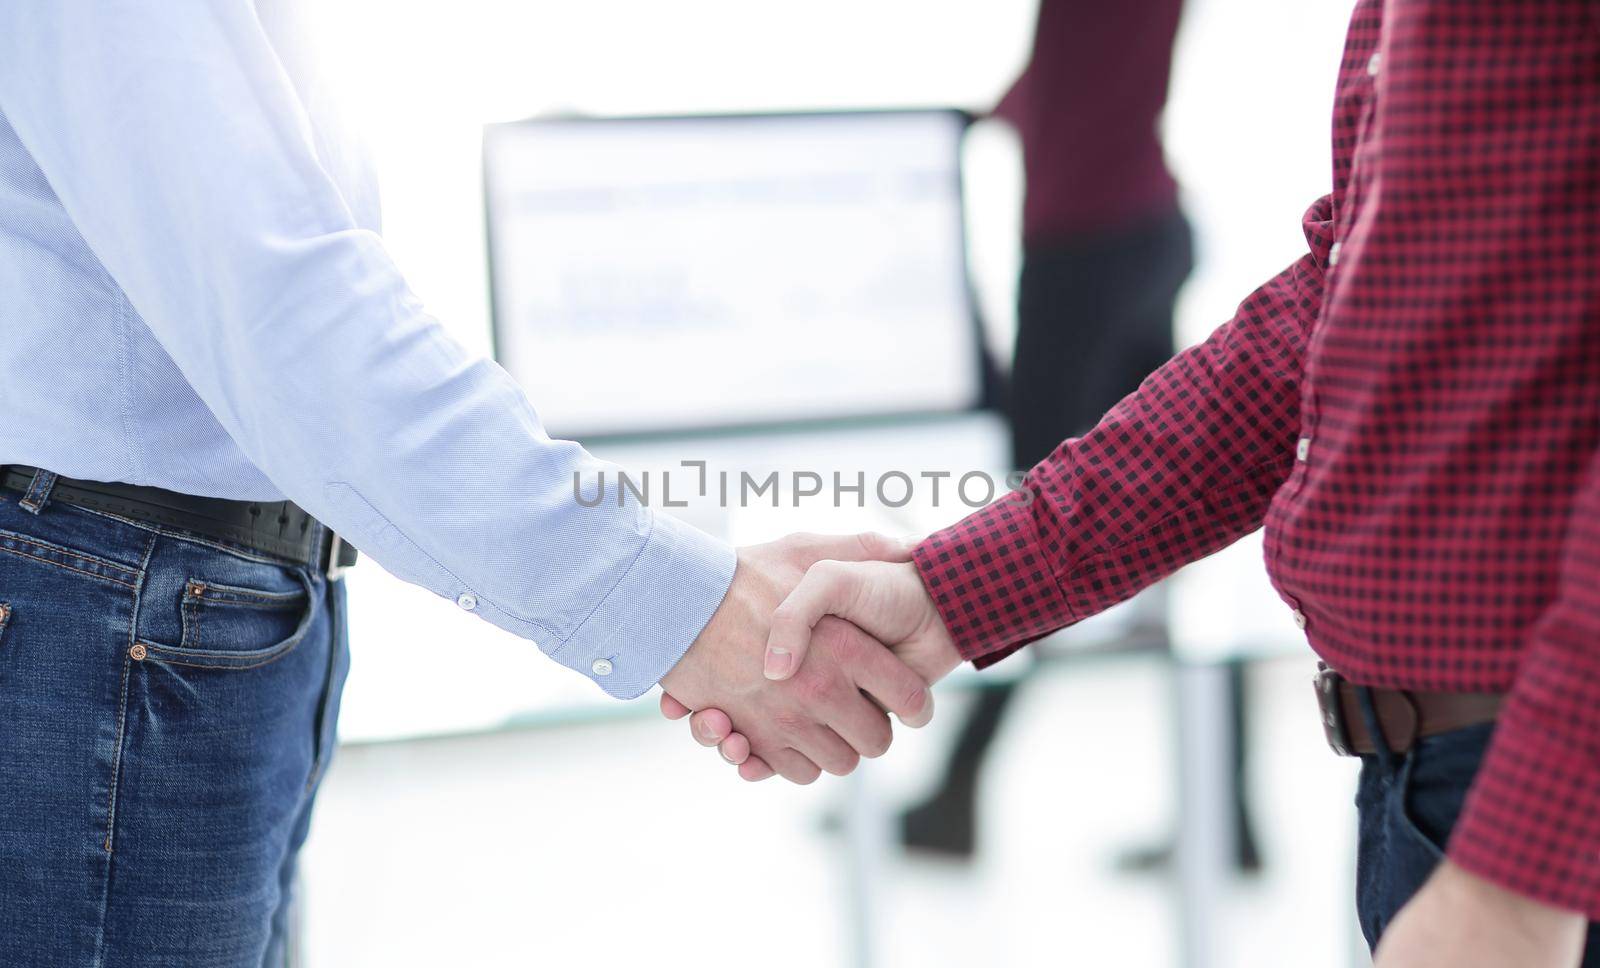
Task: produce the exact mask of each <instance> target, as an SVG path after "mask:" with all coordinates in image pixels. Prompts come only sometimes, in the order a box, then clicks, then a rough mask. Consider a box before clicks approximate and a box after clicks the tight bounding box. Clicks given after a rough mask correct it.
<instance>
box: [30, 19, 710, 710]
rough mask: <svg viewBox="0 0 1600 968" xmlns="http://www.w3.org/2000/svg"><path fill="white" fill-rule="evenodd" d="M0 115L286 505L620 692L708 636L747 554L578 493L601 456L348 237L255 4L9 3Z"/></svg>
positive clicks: (381, 256)
mask: <svg viewBox="0 0 1600 968" xmlns="http://www.w3.org/2000/svg"><path fill="white" fill-rule="evenodd" d="M0 109H3V110H4V112H5V116H6V118H7V119H8V120H9V121H10V123H11V125H12V126H13V128H14V129H15V130H16V132H17V134H18V135H19V136H20V137H21V139H22V141H23V144H24V145H25V146H26V147H27V149H28V151H29V153H30V154H31V155H32V156H33V158H34V160H35V162H36V163H37V164H38V165H39V167H40V169H41V170H42V171H43V172H44V174H45V176H46V177H47V178H48V179H49V182H50V184H51V187H52V188H53V189H54V191H55V193H56V195H57V196H58V198H59V199H60V202H61V204H62V205H63V206H64V207H65V209H66V211H67V212H68V214H69V215H70V216H71V218H72V220H73V222H74V224H75V225H76V226H77V228H78V230H79V232H80V233H81V234H82V235H83V238H84V240H85V241H86V242H87V243H88V245H89V246H90V247H91V248H92V249H93V251H94V252H95V254H96V256H97V257H98V258H99V260H100V261H101V263H102V264H103V265H104V266H105V267H106V269H107V270H108V271H109V272H110V274H111V277H112V279H113V280H114V281H115V284H116V286H117V287H119V288H120V289H121V291H122V292H123V293H124V294H125V295H126V297H127V299H128V301H129V303H131V306H132V308H133V309H134V310H136V311H137V314H138V316H139V317H141V318H142V320H143V323H144V325H146V326H148V327H149V329H150V330H151V332H152V333H153V334H154V335H155V336H156V338H157V339H158V340H159V341H160V343H161V344H162V346H163V347H164V348H165V349H166V351H167V353H168V354H169V355H170V356H171V357H172V359H173V360H174V361H175V362H176V363H177V365H178V367H179V368H180V369H181V371H182V372H183V374H184V376H185V378H186V379H187V380H188V381H189V383H190V384H191V385H192V386H193V387H194V388H195V390H196V392H197V393H198V394H199V396H200V397H201V399H202V400H204V401H205V403H206V405H207V406H208V407H209V408H210V409H211V411H212V412H213V413H214V414H215V415H216V418H217V419H218V421H219V422H220V423H221V424H222V426H223V427H224V428H226V430H227V431H228V433H229V434H230V435H231V436H232V437H233V439H234V441H235V442H236V443H237V444H238V446H239V447H240V449H241V450H242V451H243V452H244V453H245V454H246V455H247V456H248V457H249V458H250V459H251V460H252V461H253V462H254V463H255V464H256V465H257V466H258V467H260V468H261V469H262V471H263V472H264V473H265V474H266V475H267V477H268V478H270V479H271V480H272V481H273V482H274V484H276V485H277V486H278V487H279V488H280V489H281V490H282V491H283V493H284V494H286V495H288V496H289V497H290V498H292V499H293V500H294V501H295V502H296V503H298V504H300V505H302V506H303V507H305V508H306V509H307V510H309V511H310V512H311V513H313V514H315V515H316V516H317V517H318V518H320V519H321V520H323V521H325V522H327V523H328V524H329V525H330V526H331V527H333V528H334V529H335V530H336V531H338V532H340V533H341V534H343V535H344V536H345V537H347V538H348V539H349V540H350V541H351V543H352V544H354V545H355V546H356V547H358V548H360V549H361V550H362V551H364V552H366V553H368V554H370V555H372V556H373V557H374V558H375V559H376V560H378V561H379V562H380V563H382V564H383V565H384V567H385V568H387V569H389V570H390V571H392V572H394V573H395V574H396V575H398V576H400V577H401V578H404V579H406V580H408V581H412V582H415V583H418V584H421V585H424V586H426V587H427V588H429V589H431V590H433V591H434V592H436V593H438V594H440V595H443V596H445V597H447V598H450V599H453V600H456V601H457V602H459V603H461V604H462V606H463V607H466V608H471V609H473V610H474V611H475V612H476V614H478V615H479V616H481V617H483V618H485V619H487V620H489V621H490V622H493V623H494V624H496V625H498V626H500V627H502V628H505V629H508V630H510V631H512V632H514V633H516V634H519V635H522V636H525V637H527V638H531V639H533V640H535V641H536V642H537V643H538V644H539V646H540V647H541V648H542V649H544V650H545V651H546V652H547V653H549V654H550V655H551V656H552V657H554V658H555V659H556V660H557V661H558V662H561V663H562V664H564V665H567V666H569V667H571V668H573V669H576V670H578V671H580V672H582V673H583V674H585V675H588V676H591V677H592V678H594V679H595V681H596V682H598V683H599V684H600V685H601V686H602V687H603V688H604V689H605V690H606V691H607V692H609V693H611V694H612V695H615V696H619V697H632V696H636V695H638V694H640V693H642V692H644V691H645V690H646V689H648V688H649V687H650V686H651V685H652V684H653V683H655V682H656V681H657V680H658V679H659V678H660V677H661V676H662V675H664V674H665V673H666V672H667V671H668V670H669V669H670V668H671V667H672V666H673V665H674V664H675V663H676V662H677V660H678V659H679V658H680V657H681V656H682V654H683V652H684V651H685V650H686V649H687V648H688V646H689V645H690V643H691V642H693V640H694V639H695V637H696V636H697V635H698V634H699V632H700V630H701V629H702V628H703V627H704V625H705V623H706V622H707V621H708V620H709V618H710V616H711V614H712V613H713V612H714V611H715V610H716V608H717V606H718V604H719V603H720V601H721V599H722V596H723V595H724V593H725V592H726V590H727V587H728V585H729V582H730V581H731V579H732V574H733V567H734V558H733V553H732V551H731V550H730V549H729V548H727V547H726V546H724V545H722V544H720V543H719V542H716V541H714V540H712V539H711V538H709V537H707V536H706V535H704V534H701V533H700V532H697V531H695V530H693V529H691V528H689V527H686V526H684V525H682V524H678V523H676V522H674V521H673V520H672V519H670V518H667V517H665V516H662V517H657V516H654V515H653V514H652V513H651V512H650V511H649V509H648V508H645V507H641V506H640V505H639V504H638V503H637V502H635V501H632V500H631V499H630V500H628V501H626V502H621V503H619V501H618V500H612V499H609V498H608V499H607V500H606V501H603V502H600V503H599V504H598V505H597V506H594V507H584V506H582V505H581V504H580V503H579V501H578V500H577V499H576V496H575V488H576V481H575V477H576V476H578V475H582V476H583V478H584V480H585V481H586V482H587V485H586V490H585V491H584V493H585V494H586V495H592V494H593V493H594V490H593V487H594V484H593V481H594V478H595V476H596V475H597V474H598V473H599V472H600V471H601V470H603V469H604V466H605V465H602V464H600V463H599V462H597V461H595V460H594V459H593V458H591V457H590V456H589V455H588V454H586V453H585V452H584V451H583V450H582V448H580V447H578V446H577V445H576V444H573V443H570V442H565V441H557V440H551V439H550V438H549V437H548V436H547V435H546V433H545V431H544V429H543V427H542V426H541V425H540V422H539V418H538V416H537V415H536V414H535V412H534V410H533V408H532V407H531V406H530V405H529V403H528V401H527V400H526V399H525V397H524V396H523V394H522V392H521V391H520V390H519V388H518V387H517V385H516V384H515V383H514V382H513V381H512V380H511V379H510V377H509V376H507V374H506V373H505V372H504V371H503V370H501V369H500V368H499V367H498V366H496V365H494V364H493V363H492V362H490V361H487V360H484V359H480V358H474V357H473V356H472V355H470V354H468V353H466V352H465V351H464V350H463V349H462V347H460V346H459V345H458V344H457V343H455V342H454V341H452V340H451V339H449V338H448V337H447V336H446V335H445V334H444V332H443V331H442V330H441V328H440V326H439V325H438V323H437V321H436V320H434V319H433V318H432V317H430V316H429V315H428V314H427V313H426V312H425V311H424V310H423V308H422V306H421V304H420V303H419V302H418V300H417V299H416V297H415V296H413V294H412V293H411V292H410V291H409V289H408V288H407V286H406V283H405V280H404V279H403V278H402V276H401V274H400V272H399V271H398V269H397V268H396V267H395V265H394V263H393V262H392V261H391V259H390V257H389V256H388V254H387V253H386V252H385V250H384V248H383V245H382V243H381V242H380V241H379V239H378V238H377V236H376V235H375V234H373V233H372V232H370V231H366V230H364V229H362V228H361V227H359V226H358V225H357V224H356V222H355V220H354V218H353V217H352V215H351V212H350V208H349V206H348V205H347V204H346V200H345V199H344V198H343V197H342V196H341V194H340V191H339V189H338V187H337V186H336V185H335V183H334V182H333V180H332V179H331V178H330V176H329V174H328V173H327V171H326V170H325V169H324V167H323V166H322V164H321V162H320V161H319V157H318V154H317V151H316V147H315V141H314V138H313V136H312V130H311V126H310V122H309V120H308V118H307V116H306V112H305V110H304V106H303V105H302V103H301V102H300V101H299V100H298V97H297V95H296V93H295V90H294V88H293V86H292V85H291V82H290V80H289V78H288V77H287V76H286V74H285V72H284V70H283V67H282V64H281V63H280V62H279V60H278V58H277V55H276V54H275V52H274V50H273V48H272V46H271V43H270V41H269V40H268V38H267V36H266V34H265V33H264V31H263V29H262V27H261V24H260V22H259V20H258V19H257V17H256V14H255V9H254V6H253V4H252V3H250V2H249V0H144V2H139V0H15V2H7V3H4V4H0ZM592 364H593V365H594V366H595V370H596V372H595V379H596V382H597V383H599V382H601V381H602V379H603V372H602V367H603V365H604V361H592ZM613 490H614V489H613ZM602 659H604V660H606V661H604V662H602V661H599V660H602Z"/></svg>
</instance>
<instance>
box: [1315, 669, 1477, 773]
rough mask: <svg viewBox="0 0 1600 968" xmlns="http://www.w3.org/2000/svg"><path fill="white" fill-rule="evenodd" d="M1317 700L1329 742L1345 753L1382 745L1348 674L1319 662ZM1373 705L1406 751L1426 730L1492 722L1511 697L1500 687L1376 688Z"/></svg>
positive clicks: (1394, 743)
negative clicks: (1488, 689) (1442, 689)
mask: <svg viewBox="0 0 1600 968" xmlns="http://www.w3.org/2000/svg"><path fill="white" fill-rule="evenodd" d="M1316 689H1317V705H1318V706H1319V707H1321V710H1322V732H1323V735H1325V736H1326V737H1327V740H1328V746H1330V747H1331V748H1332V749H1333V751H1334V752H1335V753H1338V754H1339V755H1340V756H1359V755H1361V754H1371V753H1376V752H1377V751H1378V746H1377V743H1375V742H1374V741H1373V737H1372V733H1371V732H1370V731H1369V730H1368V729H1367V722H1366V718H1365V717H1363V716H1362V715H1361V702H1360V700H1359V699H1358V698H1357V696H1356V687H1355V686H1353V685H1351V684H1350V682H1349V681H1348V680H1346V679H1345V677H1344V676H1341V675H1339V673H1337V672H1335V671H1333V670H1332V669H1330V668H1328V666H1327V665H1326V664H1324V663H1321V662H1319V663H1317V676H1316ZM1371 692H1372V705H1373V709H1374V710H1375V711H1376V712H1377V714H1378V716H1377V719H1378V728H1379V729H1381V730H1383V738H1384V740H1385V741H1387V743H1388V746H1389V749H1390V750H1392V751H1393V752H1396V753H1404V752H1406V751H1408V750H1410V749H1411V747H1412V746H1413V745H1414V744H1415V743H1416V741H1417V740H1419V739H1421V738H1423V737H1424V736H1436V735H1438V734H1439V733H1448V732H1450V731H1451V730H1453V729H1463V728H1465V727H1467V726H1476V725H1478V724H1479V723H1487V722H1491V721H1493V720H1494V719H1496V718H1497V717H1498V716H1499V715H1500V706H1501V704H1502V703H1503V702H1504V701H1505V697H1504V696H1503V695H1501V694H1500V693H1494V692H1420V691H1415V690H1401V689H1376V688H1375V689H1372V690H1371Z"/></svg>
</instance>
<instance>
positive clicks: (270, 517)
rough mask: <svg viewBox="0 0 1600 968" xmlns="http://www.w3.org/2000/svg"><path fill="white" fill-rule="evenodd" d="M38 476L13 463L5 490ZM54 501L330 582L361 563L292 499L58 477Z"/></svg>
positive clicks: (2, 481) (3, 477)
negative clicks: (226, 546) (309, 571)
mask: <svg viewBox="0 0 1600 968" xmlns="http://www.w3.org/2000/svg"><path fill="white" fill-rule="evenodd" d="M38 473H39V471H38V469H37V468H33V467H24V466H21V465H17V464H10V465H7V466H6V467H5V468H4V472H3V473H0V487H4V488H5V489H6V490H10V491H21V492H23V493H24V494H25V495H26V494H27V493H28V490H29V488H30V487H31V486H32V485H33V483H34V480H35V478H36V476H37V474H38ZM48 499H49V500H50V501H60V502H62V503H63V504H73V505H77V506H78V507H83V508H89V509H91V510H94V511H104V512H105V513H107V514H115V515H120V516H121V517H125V518H131V519H133V520H135V521H143V522H145V523H146V524H155V525H161V526H164V527H170V528H175V529H178V530H181V531H187V532H190V533H192V534H196V535H199V536H201V537H204V538H212V539H214V540H217V541H225V542H228V543H230V544H235V545H239V546H240V547H243V548H245V549H246V550H249V551H255V552H259V553H261V554H264V555H270V556H272V557H274V558H286V559H288V560H289V561H292V562H294V563H296V564H302V565H309V566H310V567H312V568H314V569H317V570H321V571H326V572H327V574H328V576H329V577H330V578H336V577H338V575H339V573H340V572H341V571H343V570H344V569H346V568H348V567H350V566H351V565H353V564H355V561H356V549H355V548H353V547H351V546H350V545H349V544H346V543H345V542H344V541H343V540H342V539H340V537H339V536H338V535H336V534H334V533H333V532H332V531H331V530H330V529H328V528H326V527H323V526H322V525H321V524H320V523H319V522H318V521H317V519H316V518H314V517H312V516H311V515H310V514H308V513H306V511H305V510H304V509H302V508H300V507H299V506H298V505H296V504H294V503H293V502H292V501H278V502H274V503H262V502H259V501H230V500H227V499H225V498H217V497H196V496H194V495H192V494H179V493H178V492H176V491H168V490H164V489H162V488H159V487H142V486H140V485H137V484H116V483H105V482H101V481H79V480H73V479H72V478H67V477H57V478H56V480H55V483H54V484H53V485H52V486H51V488H50V491H49V494H48ZM23 500H24V501H26V500H27V498H26V497H24V499H23Z"/></svg>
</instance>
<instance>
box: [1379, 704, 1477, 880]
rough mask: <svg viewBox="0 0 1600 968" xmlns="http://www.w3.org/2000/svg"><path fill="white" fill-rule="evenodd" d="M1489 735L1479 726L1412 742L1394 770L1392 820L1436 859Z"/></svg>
mask: <svg viewBox="0 0 1600 968" xmlns="http://www.w3.org/2000/svg"><path fill="white" fill-rule="evenodd" d="M1493 735H1494V723H1480V724H1478V725H1476V726H1467V727H1464V728H1462V729H1456V730H1451V731H1450V732H1448V733H1440V734H1439V735H1437V736H1430V737H1428V738H1426V739H1423V740H1420V741H1418V743H1417V745H1416V748H1415V749H1413V750H1412V752H1411V754H1410V755H1409V756H1407V757H1406V762H1405V765H1404V766H1402V767H1401V769H1400V779H1399V782H1398V783H1397V784H1396V790H1395V810H1396V812H1397V813H1398V814H1399V816H1398V817H1397V819H1398V821H1399V822H1400V823H1402V824H1403V825H1404V827H1405V829H1406V831H1407V832H1408V833H1409V834H1410V835H1411V836H1412V837H1413V838H1414V839H1415V840H1416V841H1417V842H1418V843H1419V844H1421V845H1422V846H1423V847H1424V849H1426V850H1427V851H1429V852H1430V853H1431V854H1432V856H1433V857H1434V858H1435V859H1436V860H1437V859H1439V858H1442V857H1443V856H1444V851H1445V848H1446V846H1447V845H1448V844H1449V842H1450V832H1451V831H1452V830H1454V829H1455V826H1456V820H1457V818H1459V817H1460V816H1461V808H1462V806H1463V805H1464V804H1465V803H1466V799H1467V791H1468V790H1469V789H1470V788H1471V787H1472V779H1473V777H1474V776H1476V775H1477V772H1478V766H1479V764H1481V763H1482V762H1483V755H1484V753H1485V752H1486V751H1487V750H1488V747H1489V740H1490V738H1491V737H1492V736H1493Z"/></svg>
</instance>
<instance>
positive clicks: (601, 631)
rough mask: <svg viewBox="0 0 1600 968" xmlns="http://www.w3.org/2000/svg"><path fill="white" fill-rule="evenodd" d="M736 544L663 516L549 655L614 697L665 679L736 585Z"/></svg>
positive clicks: (629, 695)
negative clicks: (584, 616) (596, 603)
mask: <svg viewBox="0 0 1600 968" xmlns="http://www.w3.org/2000/svg"><path fill="white" fill-rule="evenodd" d="M734 563H735V557H734V552H733V549H732V548H730V547H728V546H727V545H726V544H724V543H722V542H721V541H718V540H717V539H715V538H713V537H711V536H710V535H708V534H706V533H705V532H703V531H700V530H698V529H696V528H694V527H691V526H690V525H687V524H684V523H683V522H682V521H679V520H678V519H677V518H674V517H671V516H669V515H665V514H657V515H655V520H654V523H653V524H652V526H651V528H650V536H649V537H648V538H647V539H646V540H645V543H644V548H643V550H641V551H640V552H639V557H638V558H637V559H635V560H634V562H633V565H632V566H631V567H629V569H628V571H627V573H625V574H624V575H623V576H622V580H621V581H619V582H617V584H616V587H614V588H612V589H611V593H610V594H608V595H607V596H606V597H605V600H604V601H602V602H601V603H600V606H599V607H598V608H596V609H595V610H594V612H593V613H592V614H591V615H590V616H589V617H588V618H587V619H585V620H584V622H583V624H581V625H579V626H578V628H577V629H576V630H575V631H574V632H573V633H572V634H571V635H570V636H568V637H567V640H566V641H565V642H563V643H562V644H561V645H560V647H559V648H557V649H555V650H554V651H552V652H551V653H550V657H551V658H552V659H555V660H556V661H557V662H559V663H561V664H562V665H564V666H566V667H567V668H569V669H572V670H574V671H576V672H578V673H581V674H582V675H585V676H588V677H589V678H590V679H592V680H594V682H595V684H596V685H598V686H599V687H600V688H601V689H604V690H605V691H606V692H607V693H608V694H610V695H611V696H614V697H615V698H617V699H634V698H636V697H638V696H641V695H643V694H644V693H645V692H646V691H648V690H649V689H650V687H651V686H653V685H655V684H656V683H657V682H659V681H660V679H661V677H662V676H664V675H666V674H667V672H668V671H670V670H671V669H672V667H673V666H675V665H677V664H678V660H679V659H681V658H683V654H684V653H685V652H687V651H689V646H690V645H692V644H693V643H694V640H695V639H696V638H698V637H699V636H700V632H701V630H702V629H704V628H705V627H706V623H707V622H709V621H711V616H712V614H713V613H715V612H716V610H717V608H718V606H720V605H721V604H722V599H723V596H725V595H726V594H727V593H728V586H729V585H731V584H732V583H733V569H734Z"/></svg>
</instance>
